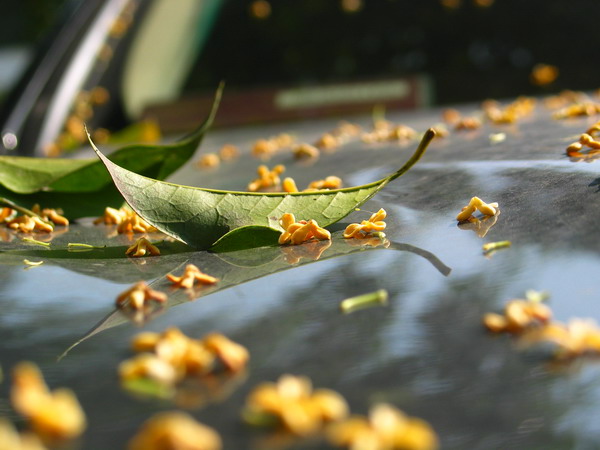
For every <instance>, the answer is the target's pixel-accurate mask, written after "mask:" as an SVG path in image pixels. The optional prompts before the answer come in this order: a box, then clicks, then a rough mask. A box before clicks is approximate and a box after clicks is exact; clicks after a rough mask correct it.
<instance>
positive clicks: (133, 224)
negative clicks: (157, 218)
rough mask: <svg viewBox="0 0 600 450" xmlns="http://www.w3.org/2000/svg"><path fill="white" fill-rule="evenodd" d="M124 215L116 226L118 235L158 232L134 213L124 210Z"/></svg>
mask: <svg viewBox="0 0 600 450" xmlns="http://www.w3.org/2000/svg"><path fill="white" fill-rule="evenodd" d="M124 213H125V214H124V217H123V220H122V221H121V223H119V224H118V225H117V232H118V233H120V234H123V233H153V232H155V231H158V230H157V229H156V228H155V227H153V226H152V225H150V224H149V223H148V222H146V221H145V220H144V219H142V218H141V217H140V216H138V215H137V214H136V213H135V211H130V210H124Z"/></svg>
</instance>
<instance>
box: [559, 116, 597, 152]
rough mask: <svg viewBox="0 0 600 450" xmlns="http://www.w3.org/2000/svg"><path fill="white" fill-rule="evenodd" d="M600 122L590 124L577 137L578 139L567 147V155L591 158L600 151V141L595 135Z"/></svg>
mask: <svg viewBox="0 0 600 450" xmlns="http://www.w3.org/2000/svg"><path fill="white" fill-rule="evenodd" d="M599 125H600V122H597V123H595V124H594V125H592V126H591V127H590V128H589V129H588V130H587V131H586V132H585V133H583V134H582V135H581V136H580V137H579V141H577V142H573V143H572V144H571V145H569V146H568V147H567V151H566V152H567V156H569V157H571V158H591V157H595V156H597V155H598V154H599V153H600V141H599V140H597V139H595V136H596V135H597V134H598V131H600V126H599Z"/></svg>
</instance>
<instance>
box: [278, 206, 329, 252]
mask: <svg viewBox="0 0 600 450" xmlns="http://www.w3.org/2000/svg"><path fill="white" fill-rule="evenodd" d="M279 224H280V225H281V228H283V232H282V233H281V236H279V244H292V245H298V244H301V243H303V242H305V241H309V240H311V239H313V238H314V239H318V240H320V241H323V240H327V239H331V233H330V232H329V231H327V230H326V229H325V228H322V227H320V226H319V225H318V224H317V222H316V221H315V220H313V219H311V220H309V221H306V220H301V221H299V222H296V218H295V217H294V215H293V214H291V213H285V214H284V215H283V216H281V219H279Z"/></svg>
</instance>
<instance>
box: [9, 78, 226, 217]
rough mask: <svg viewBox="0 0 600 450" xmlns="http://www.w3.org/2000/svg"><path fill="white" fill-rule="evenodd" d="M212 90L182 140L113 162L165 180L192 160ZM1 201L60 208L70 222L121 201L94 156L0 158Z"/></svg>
mask: <svg viewBox="0 0 600 450" xmlns="http://www.w3.org/2000/svg"><path fill="white" fill-rule="evenodd" d="M221 92H222V86H220V87H219V89H218V90H217V93H216V96H215V101H214V103H213V106H212V109H211V111H210V113H209V115H208V117H207V118H206V120H205V121H204V123H203V124H202V125H200V126H199V127H198V128H197V129H196V130H195V131H193V132H192V133H191V134H189V135H188V136H186V137H185V138H183V139H181V140H179V141H177V142H175V143H172V144H166V145H129V146H126V147H123V148H121V149H119V150H116V151H115V152H113V153H112V154H111V155H110V156H109V158H110V160H111V161H113V162H114V163H115V164H118V165H119V166H122V167H125V168H127V169H129V170H132V171H134V172H136V173H141V174H144V175H146V176H149V177H153V178H157V179H160V180H162V179H165V178H166V177H168V176H169V175H170V174H172V173H173V172H175V171H176V170H177V169H178V168H179V167H181V166H182V165H183V164H184V163H185V162H186V161H187V160H188V159H190V158H191V157H192V155H193V154H194V152H195V151H196V149H197V148H198V146H199V145H200V142H201V141H202V138H203V137H204V134H205V133H206V131H207V129H208V128H209V126H210V125H211V123H212V121H213V119H214V116H215V114H216V111H217V108H218V105H219V101H220V98H221ZM0 197H3V198H6V199H9V200H12V201H14V202H15V203H18V204H20V205H22V206H27V207H30V206H31V205H33V204H34V203H39V204H41V205H43V206H44V207H60V208H62V209H63V210H64V211H65V214H66V215H67V216H68V217H69V218H72V219H75V218H78V217H83V216H89V215H98V214H100V213H102V211H103V210H104V208H105V207H106V206H119V205H120V204H121V203H122V202H123V199H122V197H121V196H120V194H119V193H118V191H117V190H116V189H115V187H114V185H113V184H112V181H111V179H110V176H109V174H108V173H107V172H106V170H105V169H104V167H103V165H102V163H101V162H100V161H98V159H97V158H94V159H59V158H27V157H16V156H0Z"/></svg>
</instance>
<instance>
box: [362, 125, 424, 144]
mask: <svg viewBox="0 0 600 450" xmlns="http://www.w3.org/2000/svg"><path fill="white" fill-rule="evenodd" d="M416 136H417V132H416V131H415V130H414V129H413V128H411V127H409V126H407V125H402V124H400V125H394V124H392V123H391V122H388V121H386V120H378V121H376V122H375V124H374V126H373V130H372V131H370V132H368V133H363V135H362V136H361V140H362V141H363V142H365V143H366V144H373V143H377V142H387V141H406V140H410V139H414V138H415V137H416Z"/></svg>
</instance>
